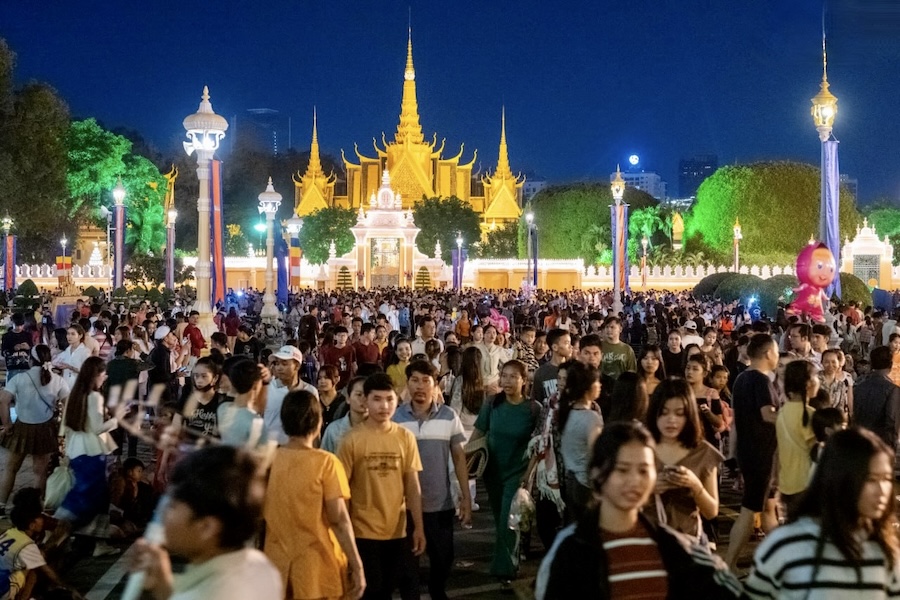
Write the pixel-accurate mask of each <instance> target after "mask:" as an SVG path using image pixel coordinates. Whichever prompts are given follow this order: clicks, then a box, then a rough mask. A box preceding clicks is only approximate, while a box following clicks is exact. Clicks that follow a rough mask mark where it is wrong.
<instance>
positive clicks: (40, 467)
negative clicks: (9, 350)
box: [0, 344, 69, 505]
mask: <svg viewBox="0 0 900 600" xmlns="http://www.w3.org/2000/svg"><path fill="white" fill-rule="evenodd" d="M50 360H51V353H50V347H49V346H45V345H44V344H38V345H37V346H35V347H34V348H32V349H31V368H30V369H28V371H25V372H24V373H21V374H20V375H19V376H17V377H15V378H13V379H10V380H9V381H7V382H6V388H5V389H4V390H0V423H2V425H3V429H2V434H0V436H2V437H0V445H2V446H3V447H4V448H6V449H7V450H9V452H10V456H9V459H8V461H7V463H6V470H5V472H4V474H3V480H2V482H0V505H2V504H5V503H6V501H7V500H8V499H9V494H10V492H11V491H12V488H13V484H14V483H15V481H16V474H17V473H18V472H19V469H21V468H22V463H23V461H24V460H25V457H26V456H31V457H32V470H33V471H34V476H35V481H36V487H37V488H38V489H40V490H41V494H43V492H44V487H45V486H46V483H47V467H48V465H49V464H50V457H51V456H52V455H53V453H54V452H56V449H57V439H56V438H57V430H58V428H59V424H58V423H57V421H56V419H55V415H56V409H57V404H58V403H59V402H62V401H63V400H65V399H66V397H67V396H68V395H69V384H68V383H66V382H65V380H64V379H63V378H62V377H60V376H59V375H57V374H56V373H54V372H53V370H52V365H51V364H50ZM13 402H15V403H16V413H17V420H16V422H15V423H13V422H12V420H11V416H10V405H11V404H12V403H13Z"/></svg>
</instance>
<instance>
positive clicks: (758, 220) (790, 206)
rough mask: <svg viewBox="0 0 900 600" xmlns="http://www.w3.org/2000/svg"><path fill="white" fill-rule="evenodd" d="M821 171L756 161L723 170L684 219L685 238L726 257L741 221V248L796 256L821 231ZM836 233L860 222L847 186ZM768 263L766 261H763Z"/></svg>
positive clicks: (701, 191)
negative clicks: (734, 230)
mask: <svg viewBox="0 0 900 600" xmlns="http://www.w3.org/2000/svg"><path fill="white" fill-rule="evenodd" d="M819 196H820V175H819V169H818V168H816V167H813V166H811V165H806V164H801V163H794V162H760V163H755V164H751V165H746V166H726V167H722V168H720V169H719V170H718V171H716V172H715V173H713V175H712V176H710V177H709V178H707V179H706V180H705V181H704V182H703V184H702V185H701V186H700V189H698V190H697V201H696V203H695V204H694V206H693V208H692V210H691V212H690V213H689V214H688V215H687V217H686V219H685V238H686V239H690V240H691V241H693V242H695V243H699V244H701V245H703V246H706V247H707V248H708V249H709V250H710V251H711V252H712V253H715V254H720V255H728V254H730V251H731V246H732V243H733V230H732V227H733V225H734V222H735V219H740V223H741V229H742V235H743V241H742V242H741V249H742V250H747V251H750V252H754V253H760V254H767V253H770V252H773V251H774V252H785V253H791V254H793V255H794V256H796V253H797V251H798V250H799V249H800V248H802V247H803V246H804V245H805V244H806V242H807V241H808V240H809V236H810V234H816V233H817V232H818V229H819ZM841 196H842V198H843V201H842V202H841V205H840V230H841V232H842V233H848V232H851V231H853V230H855V228H856V225H857V223H859V221H860V217H859V213H858V212H857V210H856V204H855V201H854V199H853V197H852V195H851V194H850V193H849V190H847V189H846V188H845V189H843V190H842V191H841ZM766 262H769V261H766Z"/></svg>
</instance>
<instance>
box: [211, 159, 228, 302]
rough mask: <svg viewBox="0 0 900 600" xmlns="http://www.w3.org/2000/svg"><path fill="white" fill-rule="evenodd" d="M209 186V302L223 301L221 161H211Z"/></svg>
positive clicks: (223, 244) (223, 242)
mask: <svg viewBox="0 0 900 600" xmlns="http://www.w3.org/2000/svg"><path fill="white" fill-rule="evenodd" d="M211 175H212V177H211V180H212V181H211V183H212V185H211V186H210V201H211V204H210V208H211V210H210V211H209V219H210V223H209V226H210V236H209V239H210V250H211V252H212V257H211V261H210V262H211V264H212V282H211V283H212V285H211V286H210V292H211V294H210V295H211V297H210V304H211V305H212V306H216V303H218V302H222V303H224V302H225V215H224V213H223V207H222V161H221V160H215V159H214V160H213V161H212V172H211Z"/></svg>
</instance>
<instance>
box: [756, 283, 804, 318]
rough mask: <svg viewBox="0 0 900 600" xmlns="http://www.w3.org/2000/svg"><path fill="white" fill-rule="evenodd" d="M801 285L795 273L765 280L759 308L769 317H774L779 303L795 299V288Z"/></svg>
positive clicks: (761, 290)
mask: <svg viewBox="0 0 900 600" xmlns="http://www.w3.org/2000/svg"><path fill="white" fill-rule="evenodd" d="M799 285H800V280H799V279H797V277H796V276H795V275H775V276H773V277H769V278H768V279H766V280H765V281H764V282H763V285H762V288H761V289H760V290H759V308H760V310H762V311H763V312H765V313H766V314H767V315H768V316H769V317H772V318H774V317H775V314H776V313H777V311H778V303H779V302H783V303H784V304H785V305H788V304H790V303H791V301H792V300H793V299H794V288H796V287H797V286H799Z"/></svg>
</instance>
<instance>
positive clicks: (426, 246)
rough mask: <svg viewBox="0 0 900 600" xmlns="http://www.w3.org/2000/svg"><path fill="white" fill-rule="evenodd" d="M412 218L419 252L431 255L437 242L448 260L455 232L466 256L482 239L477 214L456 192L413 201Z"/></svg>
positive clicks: (444, 258) (454, 243) (473, 252)
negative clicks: (465, 251)
mask: <svg viewBox="0 0 900 600" xmlns="http://www.w3.org/2000/svg"><path fill="white" fill-rule="evenodd" d="M413 219H414V220H415V223H416V227H418V228H419V229H420V231H419V235H418V236H416V247H417V248H418V249H419V252H421V253H422V254H424V255H426V256H434V248H435V244H436V243H437V242H440V243H441V258H442V259H443V261H444V262H445V263H449V262H450V251H451V250H452V249H453V248H455V247H456V237H457V236H458V235H462V238H463V240H464V244H465V246H466V247H468V248H469V256H471V257H472V258H475V256H476V255H477V254H478V253H477V248H475V247H473V246H474V245H475V243H477V242H479V241H480V240H481V226H480V218H479V216H478V213H476V212H475V209H473V208H472V205H471V204H469V203H468V202H464V201H462V200H460V199H459V198H457V197H456V196H450V197H449V198H438V197H434V198H423V199H422V200H420V201H418V202H416V203H415V204H414V205H413ZM304 227H305V226H304Z"/></svg>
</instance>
